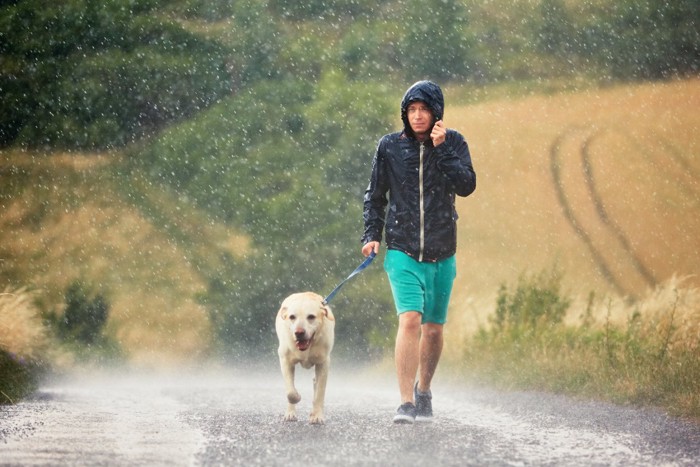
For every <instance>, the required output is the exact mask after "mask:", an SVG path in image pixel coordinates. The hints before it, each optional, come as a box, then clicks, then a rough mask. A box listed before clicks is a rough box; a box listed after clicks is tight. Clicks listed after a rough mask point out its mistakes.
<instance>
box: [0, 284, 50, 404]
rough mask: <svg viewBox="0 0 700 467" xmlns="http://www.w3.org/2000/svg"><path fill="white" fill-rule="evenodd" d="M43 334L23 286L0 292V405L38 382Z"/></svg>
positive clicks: (32, 388)
mask: <svg viewBox="0 0 700 467" xmlns="http://www.w3.org/2000/svg"><path fill="white" fill-rule="evenodd" d="M46 344H47V341H46V333H45V330H44V327H43V326H42V323H41V319H40V317H39V312H38V310H37V309H36V307H35V306H34V304H33V303H32V295H31V294H30V293H29V292H27V291H26V290H25V289H19V290H15V291H12V290H10V289H5V291H4V292H2V293H0V404H12V403H15V402H17V401H19V400H20V399H21V398H22V397H24V396H26V395H27V394H30V393H31V392H32V391H33V390H34V389H35V388H36V385H37V382H38V379H39V377H40V376H41V374H42V370H43V367H42V365H40V364H39V363H38V362H40V361H41V360H42V358H43V356H44V355H45V352H46Z"/></svg>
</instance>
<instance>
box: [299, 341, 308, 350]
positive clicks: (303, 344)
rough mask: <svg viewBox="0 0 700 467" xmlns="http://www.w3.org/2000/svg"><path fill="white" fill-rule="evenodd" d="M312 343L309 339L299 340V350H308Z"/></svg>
mask: <svg viewBox="0 0 700 467" xmlns="http://www.w3.org/2000/svg"><path fill="white" fill-rule="evenodd" d="M310 343H311V341H310V340H308V341H297V349H299V350H306V349H308V348H309V344H310Z"/></svg>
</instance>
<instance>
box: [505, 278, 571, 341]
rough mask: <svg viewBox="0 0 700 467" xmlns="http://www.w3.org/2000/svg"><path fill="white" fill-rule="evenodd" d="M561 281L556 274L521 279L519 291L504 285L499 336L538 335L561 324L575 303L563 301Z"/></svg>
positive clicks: (564, 299)
mask: <svg viewBox="0 0 700 467" xmlns="http://www.w3.org/2000/svg"><path fill="white" fill-rule="evenodd" d="M560 283H561V277H560V275H559V274H558V273H557V272H556V271H552V272H550V273H540V274H539V275H537V276H533V277H521V278H520V279H519V280H518V284H517V286H516V287H515V290H514V291H513V292H512V293H511V292H509V291H508V287H506V286H505V285H501V287H500V289H499V291H498V298H497V301H496V313H495V317H494V324H495V328H496V331H497V332H502V331H505V330H510V331H511V332H513V333H516V334H517V333H519V332H522V331H537V330H538V329H541V328H542V327H549V326H553V325H557V324H560V323H561V321H562V319H563V318H564V314H565V313H566V310H567V309H568V308H569V305H570V304H571V300H570V299H568V298H566V297H562V296H561V291H560V288H561V286H560Z"/></svg>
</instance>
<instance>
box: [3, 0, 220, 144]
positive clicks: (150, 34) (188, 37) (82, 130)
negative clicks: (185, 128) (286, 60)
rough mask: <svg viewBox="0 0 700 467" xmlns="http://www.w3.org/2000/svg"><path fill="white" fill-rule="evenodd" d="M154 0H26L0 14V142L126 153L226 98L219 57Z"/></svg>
mask: <svg viewBox="0 0 700 467" xmlns="http://www.w3.org/2000/svg"><path fill="white" fill-rule="evenodd" d="M156 6H158V5H157V2H139V3H138V4H136V5H131V7H130V8H124V4H123V2H119V1H116V0H114V1H110V2H107V3H106V4H105V5H100V7H97V6H96V5H95V4H94V2H89V1H80V0H71V1H64V2H60V3H53V4H51V5H48V6H47V5H45V4H44V2H38V1H35V0H27V1H24V2H20V3H18V4H17V5H13V6H9V7H5V8H3V9H2V16H1V18H2V19H1V20H0V30H3V31H5V33H4V34H3V36H2V40H0V52H1V53H2V55H3V58H4V59H5V60H6V61H7V62H8V63H9V64H10V66H9V67H8V68H7V69H3V71H2V72H0V85H3V89H4V90H7V92H6V93H4V95H3V98H2V99H3V102H2V107H3V108H5V107H7V106H8V105H9V106H10V109H16V110H17V111H15V112H10V111H3V113H0V117H1V120H0V144H7V143H9V142H16V143H20V144H24V145H28V146H36V145H44V144H48V145H51V146H54V147H68V148H71V147H79V148H103V147H111V146H115V145H123V144H125V143H127V142H129V141H131V140H132V139H134V138H138V137H141V136H143V135H146V134H149V132H151V131H154V130H155V129H158V128H161V127H162V126H163V125H164V124H166V123H167V122H170V121H173V120H177V119H180V118H183V117H187V116H189V115H192V114H193V113H194V112H196V111H198V110H200V109H202V108H205V107H207V106H208V105H210V104H211V103H212V102H214V101H216V100H218V99H220V98H221V96H223V95H224V94H226V93H228V92H229V90H230V79H229V75H228V73H227V70H226V60H225V56H226V55H225V50H224V49H223V48H221V47H220V46H219V45H217V44H216V43H214V42H211V41H208V40H206V39H203V38H200V37H198V36H196V35H194V34H192V33H190V32H188V31H186V30H185V29H184V28H183V27H181V26H179V25H178V24H177V23H175V22H173V21H171V20H167V19H165V18H163V17H161V16H157V15H154V14H153V11H152V10H153V8H155V7H156Z"/></svg>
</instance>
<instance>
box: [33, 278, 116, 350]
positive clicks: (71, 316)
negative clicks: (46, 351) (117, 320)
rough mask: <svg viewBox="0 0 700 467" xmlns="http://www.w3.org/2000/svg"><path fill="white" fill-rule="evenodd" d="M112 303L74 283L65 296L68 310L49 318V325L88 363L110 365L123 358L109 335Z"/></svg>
mask: <svg viewBox="0 0 700 467" xmlns="http://www.w3.org/2000/svg"><path fill="white" fill-rule="evenodd" d="M109 308H110V306H109V302H108V301H107V299H106V297H105V296H104V295H103V294H101V293H95V292H94V291H93V290H92V287H90V286H88V285H87V284H86V283H85V282H83V281H81V280H75V281H73V282H72V283H71V284H70V285H69V286H68V288H67V289H66V292H65V309H64V311H63V313H61V314H60V315H59V314H58V313H56V312H55V311H49V312H47V313H46V314H45V322H46V324H47V325H49V326H50V327H51V328H52V329H53V330H54V331H55V334H56V336H57V337H58V338H59V339H60V340H61V342H62V343H63V344H64V345H65V347H66V348H67V349H69V350H71V351H72V352H73V353H74V354H75V355H76V356H77V357H78V358H80V359H81V360H85V361H109V360H114V359H118V358H120V357H121V349H120V347H119V345H118V344H117V343H116V342H115V341H114V340H113V339H112V338H110V337H109V336H108V335H106V333H105V326H106V324H107V321H108V319H109Z"/></svg>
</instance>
